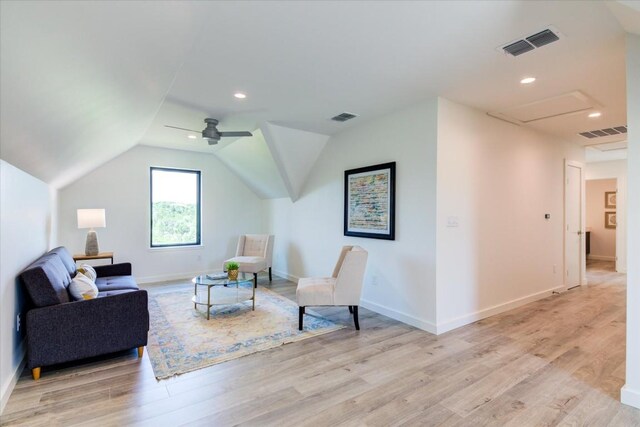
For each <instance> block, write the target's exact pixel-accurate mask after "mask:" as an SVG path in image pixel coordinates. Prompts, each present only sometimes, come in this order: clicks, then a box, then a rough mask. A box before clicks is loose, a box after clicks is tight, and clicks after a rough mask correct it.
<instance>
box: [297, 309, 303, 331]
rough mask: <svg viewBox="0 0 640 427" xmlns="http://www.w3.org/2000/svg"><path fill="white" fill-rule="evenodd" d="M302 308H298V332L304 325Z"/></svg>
mask: <svg viewBox="0 0 640 427" xmlns="http://www.w3.org/2000/svg"><path fill="white" fill-rule="evenodd" d="M303 319H304V307H298V330H299V331H301V330H302V325H303V323H304V320H303Z"/></svg>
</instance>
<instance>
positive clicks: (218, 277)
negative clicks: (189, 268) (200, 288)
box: [207, 273, 229, 280]
mask: <svg viewBox="0 0 640 427" xmlns="http://www.w3.org/2000/svg"><path fill="white" fill-rule="evenodd" d="M228 278H229V276H228V275H227V273H211V274H207V279H209V280H224V279H228Z"/></svg>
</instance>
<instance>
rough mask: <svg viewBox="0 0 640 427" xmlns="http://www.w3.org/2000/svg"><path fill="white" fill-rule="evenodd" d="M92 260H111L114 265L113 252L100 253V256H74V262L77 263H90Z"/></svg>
mask: <svg viewBox="0 0 640 427" xmlns="http://www.w3.org/2000/svg"><path fill="white" fill-rule="evenodd" d="M92 259H109V260H111V264H113V252H100V253H99V254H98V255H85V254H75V255H73V260H74V261H75V262H78V261H88V260H92Z"/></svg>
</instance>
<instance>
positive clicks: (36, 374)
mask: <svg viewBox="0 0 640 427" xmlns="http://www.w3.org/2000/svg"><path fill="white" fill-rule="evenodd" d="M31 375H33V379H34V380H36V381H37V380H39V379H40V368H33V369H32V370H31Z"/></svg>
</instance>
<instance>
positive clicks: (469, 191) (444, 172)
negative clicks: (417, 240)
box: [437, 99, 584, 333]
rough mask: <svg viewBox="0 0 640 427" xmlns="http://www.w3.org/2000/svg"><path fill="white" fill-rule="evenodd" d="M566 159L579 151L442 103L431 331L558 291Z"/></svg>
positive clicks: (577, 157) (576, 156)
mask: <svg viewBox="0 0 640 427" xmlns="http://www.w3.org/2000/svg"><path fill="white" fill-rule="evenodd" d="M565 158H567V159H571V160H576V161H583V159H584V150H583V149H582V148H580V147H578V146H576V145H573V144H569V143H566V142H564V141H562V140H559V139H558V138H555V137H552V136H549V135H545V134H542V133H539V132H536V131H534V130H531V129H527V128H524V127H519V126H516V125H512V124H510V123H506V122H503V121H500V120H497V119H494V118H491V117H489V116H487V115H486V114H484V113H482V112H480V111H477V110H474V109H472V108H469V107H465V106H462V105H459V104H455V103H453V102H451V101H448V100H446V99H440V101H439V103H438V197H437V254H438V255H437V283H438V286H437V322H438V333H440V332H444V331H447V330H450V329H453V328H456V327H458V326H462V325H464V324H467V323H470V322H472V321H475V320H478V319H481V318H484V317H487V316H490V315H493V314H496V313H498V312H501V311H504V310H508V309H511V308H513V307H515V306H518V305H521V304H524V303H527V302H530V301H533V300H535V299H537V298H541V297H545V296H547V295H549V294H550V293H551V291H552V290H554V289H556V288H560V287H561V286H562V284H563V275H562V273H561V272H562V271H563V212H564V202H563V188H564V185H563V183H564V179H563V176H564V159H565ZM547 213H548V214H551V218H550V219H549V220H546V219H545V217H544V216H545V214H547ZM451 217H454V218H457V221H458V223H459V225H458V226H457V227H449V226H447V224H448V221H449V219H450V218H451ZM554 266H555V271H556V272H555V273H554Z"/></svg>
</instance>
